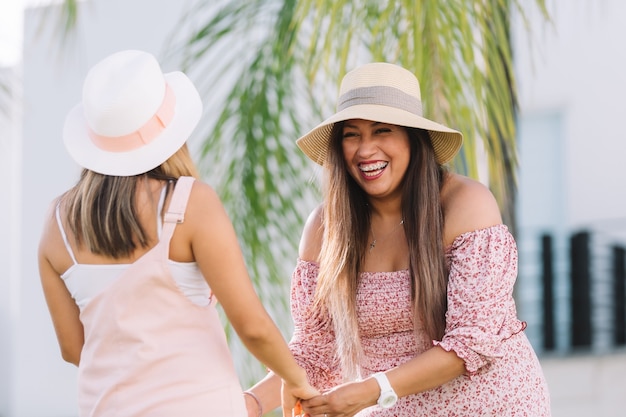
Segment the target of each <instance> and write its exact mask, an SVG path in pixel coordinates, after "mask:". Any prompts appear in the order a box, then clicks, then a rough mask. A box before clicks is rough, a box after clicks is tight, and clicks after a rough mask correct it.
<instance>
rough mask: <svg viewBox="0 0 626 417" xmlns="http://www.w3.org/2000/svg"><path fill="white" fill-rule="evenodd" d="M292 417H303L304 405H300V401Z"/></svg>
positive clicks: (294, 408)
mask: <svg viewBox="0 0 626 417" xmlns="http://www.w3.org/2000/svg"><path fill="white" fill-rule="evenodd" d="M292 415H293V416H294V417H296V416H301V415H302V404H300V400H298V401H297V402H296V405H295V407H293V412H292Z"/></svg>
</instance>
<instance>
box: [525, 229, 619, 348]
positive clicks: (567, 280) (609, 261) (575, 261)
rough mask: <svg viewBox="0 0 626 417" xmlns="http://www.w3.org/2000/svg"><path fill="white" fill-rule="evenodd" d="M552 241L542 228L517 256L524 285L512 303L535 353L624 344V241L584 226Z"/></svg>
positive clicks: (617, 346) (614, 346) (610, 346)
mask: <svg viewBox="0 0 626 417" xmlns="http://www.w3.org/2000/svg"><path fill="white" fill-rule="evenodd" d="M556 240H557V239H555V237H554V236H553V235H551V234H549V233H543V234H541V235H540V236H539V243H538V244H533V245H526V248H527V249H528V248H530V249H528V251H527V253H525V254H523V253H522V254H521V255H520V278H522V281H526V287H525V289H523V290H522V291H521V292H518V295H519V298H521V300H520V299H518V306H520V307H521V311H522V312H526V314H525V315H526V316H528V318H529V320H528V321H529V337H530V338H531V342H533V345H535V347H536V348H537V350H538V351H539V352H554V351H560V352H567V351H585V350H589V351H591V350H594V349H603V350H607V349H613V348H620V347H624V346H626V245H624V244H619V243H614V242H610V241H606V239H603V238H602V236H601V235H598V234H594V233H593V232H592V231H589V230H583V231H579V232H576V233H573V234H571V235H569V236H567V237H566V239H565V242H566V244H565V246H564V245H563V244H561V245H560V247H559V245H558V244H557V243H555V241H556ZM562 241H563V239H562ZM537 252H539V253H538V254H537ZM531 254H534V256H533V257H534V258H535V263H534V265H533V262H531V259H529V258H530V256H529V255H531ZM523 255H526V256H523ZM524 259H525V261H524ZM537 264H539V265H537ZM535 277H536V278H535ZM518 283H519V280H518ZM522 318H523V319H524V317H522ZM533 329H534V331H533Z"/></svg>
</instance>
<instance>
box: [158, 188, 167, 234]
mask: <svg viewBox="0 0 626 417" xmlns="http://www.w3.org/2000/svg"><path fill="white" fill-rule="evenodd" d="M167 188H168V187H167V184H166V185H165V186H164V187H163V189H161V197H159V205H158V208H157V236H158V237H159V239H160V238H161V232H162V230H163V223H161V213H163V205H164V204H165V194H167Z"/></svg>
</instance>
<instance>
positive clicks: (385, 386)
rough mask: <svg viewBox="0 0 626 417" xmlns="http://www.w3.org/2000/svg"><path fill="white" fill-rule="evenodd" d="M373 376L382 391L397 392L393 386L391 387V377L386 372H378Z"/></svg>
mask: <svg viewBox="0 0 626 417" xmlns="http://www.w3.org/2000/svg"><path fill="white" fill-rule="evenodd" d="M372 377H373V378H374V379H375V380H376V382H378V386H379V387H380V392H381V393H383V392H386V391H391V392H393V393H394V394H395V391H394V390H393V388H391V384H390V383H389V379H388V378H387V375H385V373H384V372H376V373H375V374H373V375H372Z"/></svg>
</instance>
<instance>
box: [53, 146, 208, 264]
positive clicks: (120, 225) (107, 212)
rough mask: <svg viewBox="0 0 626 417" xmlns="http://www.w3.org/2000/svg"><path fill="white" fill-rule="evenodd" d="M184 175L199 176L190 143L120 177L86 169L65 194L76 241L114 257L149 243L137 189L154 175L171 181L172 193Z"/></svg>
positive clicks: (121, 256)
mask: <svg viewBox="0 0 626 417" xmlns="http://www.w3.org/2000/svg"><path fill="white" fill-rule="evenodd" d="M181 176H193V177H196V178H198V172H197V170H196V167H195V165H194V163H193V160H192V159H191V155H190V154H189V149H188V148H187V145H186V144H185V145H183V146H182V147H181V148H180V149H179V150H178V151H177V152H176V153H175V154H174V155H172V156H171V157H170V158H169V159H167V160H166V161H165V162H163V163H162V164H161V165H159V166H158V167H156V168H154V169H152V170H150V171H148V172H146V173H143V174H140V175H134V176H129V177H117V176H110V175H103V174H99V173H96V172H93V171H90V170H88V169H83V171H82V172H81V175H80V179H79V180H78V183H77V184H76V185H75V186H74V187H73V188H72V189H70V190H69V191H68V192H67V193H65V194H64V195H63V196H62V197H61V203H62V204H63V205H64V207H65V208H66V221H67V224H68V225H69V227H70V230H71V231H72V234H73V235H74V237H75V239H76V244H77V245H78V246H79V247H80V246H82V245H84V246H85V247H86V248H87V249H89V251H91V252H93V253H95V254H98V255H105V256H109V257H112V258H114V259H119V258H124V257H128V256H129V255H130V254H132V253H133V251H134V250H135V249H137V248H138V247H141V248H146V247H148V246H149V244H150V242H149V240H148V233H147V231H146V230H145V228H144V227H143V226H142V225H141V223H140V221H139V217H138V207H137V199H136V195H137V194H136V192H137V189H138V187H139V186H141V184H147V179H149V178H153V179H157V180H160V181H165V182H167V183H168V189H167V193H169V192H170V191H171V185H172V184H174V183H175V182H176V180H177V179H178V178H179V177H181Z"/></svg>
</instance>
